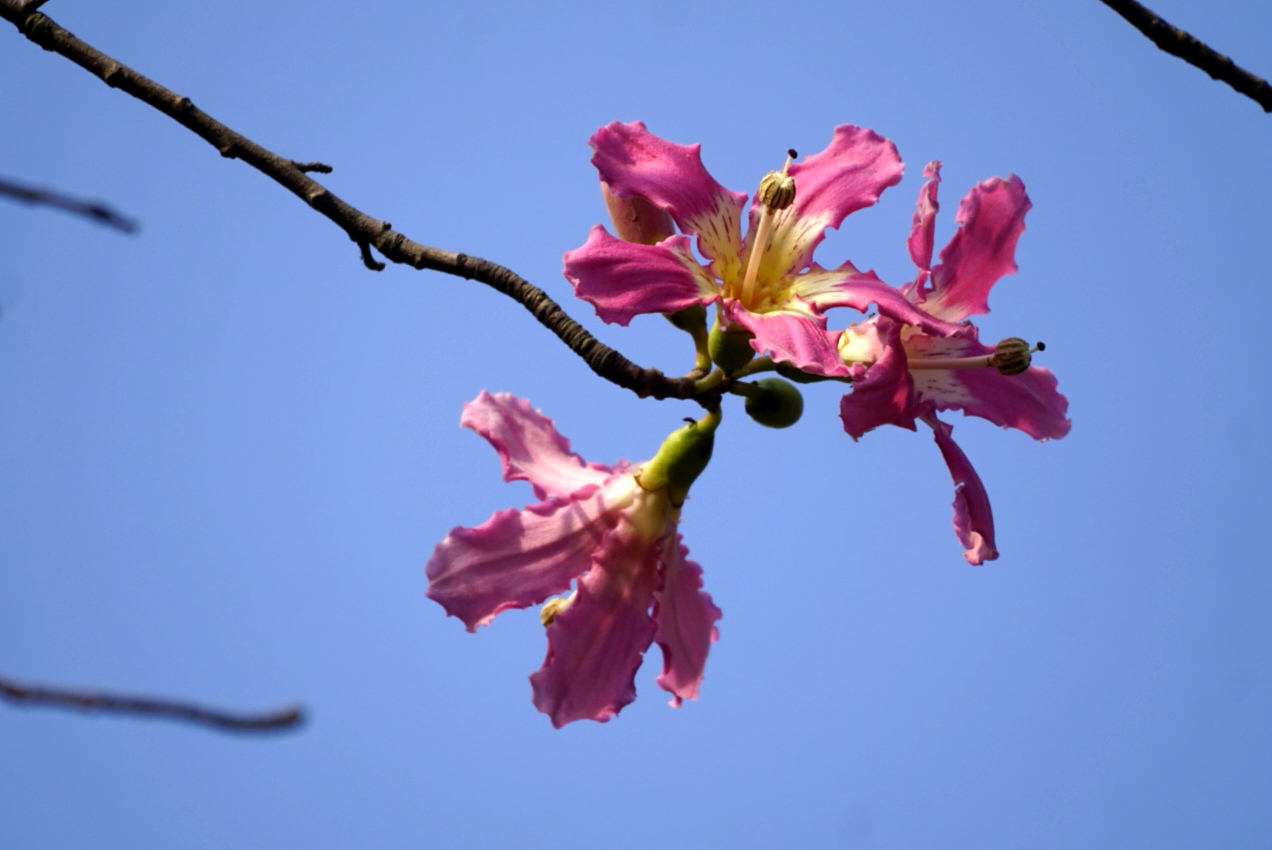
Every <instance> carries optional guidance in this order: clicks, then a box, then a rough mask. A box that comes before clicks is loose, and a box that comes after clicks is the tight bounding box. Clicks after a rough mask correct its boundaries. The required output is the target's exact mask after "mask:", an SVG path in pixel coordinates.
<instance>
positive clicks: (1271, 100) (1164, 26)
mask: <svg viewBox="0 0 1272 850" xmlns="http://www.w3.org/2000/svg"><path fill="white" fill-rule="evenodd" d="M1100 2H1102V3H1103V4H1104V5H1105V6H1108V7H1109V8H1110V9H1112V10H1113V11H1114V12H1117V13H1118V14H1119V15H1121V16H1122V17H1123V18H1125V19H1126V20H1128V21H1130V23H1131V25H1132V26H1133V27H1135V28H1136V29H1137V30H1139V31H1140V32H1142V33H1144V35H1146V36H1148V38H1149V40H1150V41H1152V42H1153V44H1156V45H1157V46H1158V47H1160V48H1161V49H1162V50H1165V51H1166V52H1167V53H1169V54H1171V55H1172V56H1178V57H1179V58H1180V59H1183V60H1184V61H1185V62H1187V63H1188V64H1189V65H1194V66H1196V67H1198V68H1200V69H1201V70H1203V71H1205V72H1206V73H1207V74H1209V75H1210V76H1211V77H1213V78H1214V79H1216V80H1219V81H1220V82H1224V83H1227V84H1228V85H1230V86H1232V87H1233V88H1234V89H1236V90H1237V91H1238V92H1240V93H1241V94H1243V95H1245V96H1246V97H1248V98H1250V99H1251V100H1253V101H1254V102H1255V103H1257V104H1259V105H1260V106H1262V107H1263V111H1264V112H1272V86H1269V85H1268V81H1267V80H1265V79H1263V78H1262V77H1256V76H1255V75H1254V74H1251V73H1250V72H1249V71H1247V70H1245V69H1244V68H1241V67H1240V66H1238V65H1237V64H1236V63H1235V62H1233V61H1232V60H1231V59H1229V58H1228V57H1227V56H1224V55H1223V54H1221V53H1218V52H1217V51H1215V50H1213V49H1211V48H1210V47H1209V46H1207V45H1206V43H1205V42H1203V41H1200V40H1199V39H1197V38H1195V37H1193V36H1192V35H1190V34H1188V33H1187V32H1185V31H1184V30H1181V29H1180V28H1179V27H1175V26H1171V25H1170V24H1168V23H1167V22H1166V21H1164V20H1162V19H1161V18H1160V17H1159V16H1158V15H1157V14H1156V13H1155V12H1153V11H1152V10H1151V9H1147V8H1145V7H1144V6H1141V5H1140V4H1139V3H1136V2H1135V0H1100Z"/></svg>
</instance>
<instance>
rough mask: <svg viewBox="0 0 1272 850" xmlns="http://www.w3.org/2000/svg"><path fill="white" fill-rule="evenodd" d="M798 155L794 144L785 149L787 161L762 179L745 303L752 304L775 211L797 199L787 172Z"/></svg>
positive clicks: (744, 287) (743, 295)
mask: <svg viewBox="0 0 1272 850" xmlns="http://www.w3.org/2000/svg"><path fill="white" fill-rule="evenodd" d="M797 156H799V154H798V153H796V152H795V149H794V148H791V149H789V150H787V151H786V162H785V164H783V165H782V170H781V171H770V172H769V173H768V174H766V175H764V179H763V180H761V181H760V190H759V193H758V194H759V198H760V203H761V204H762V205H763V207H764V209H763V211H761V212H760V221H759V223H758V224H757V225H756V227H755V240H754V242H753V243H752V245H751V259H750V260H749V261H747V264H746V274H745V275H744V276H743V278H742V292H741V293H740V296H741V300H742V303H743V304H745V305H747V306H750V305H751V296H752V295H753V294H754V292H755V278H756V275H757V274H758V272H759V270H760V257H762V256H763V255H764V249H765V248H767V247H768V241H769V237H770V236H771V235H772V233H773V214H774V213H775V212H776V211H778V210H784V209H786V208H787V207H789V206H790V205H791V204H792V203H794V201H795V180H794V178H792V177H791V176H790V175H789V174H787V173H786V172H787V171H788V170H789V169H790V167H791V160H793V159H794V158H795V157H797Z"/></svg>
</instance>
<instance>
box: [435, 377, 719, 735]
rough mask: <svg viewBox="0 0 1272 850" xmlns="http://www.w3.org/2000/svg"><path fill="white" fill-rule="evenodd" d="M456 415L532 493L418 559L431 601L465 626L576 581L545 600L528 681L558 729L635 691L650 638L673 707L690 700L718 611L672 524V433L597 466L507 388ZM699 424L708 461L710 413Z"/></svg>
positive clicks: (675, 487)
mask: <svg viewBox="0 0 1272 850" xmlns="http://www.w3.org/2000/svg"><path fill="white" fill-rule="evenodd" d="M460 424H461V425H464V426H467V427H469V428H472V429H473V430H475V431H476V432H477V433H479V434H481V436H483V437H485V438H486V439H487V440H488V441H489V442H490V444H491V445H492V446H494V448H495V450H496V451H498V452H499V455H500V457H501V458H502V460H503V468H504V480H506V481H513V480H518V479H521V480H525V481H529V482H530V483H531V485H532V486H533V487H534V492H535V495H536V496H537V497H538V498H540V499H541V500H542V501H540V502H539V503H537V504H533V505H530V506H529V507H527V508H524V509H522V510H505V511H499V512H497V513H495V514H494V515H493V516H492V517H491V518H490V519H488V520H487V521H486V522H485V523H483V524H482V525H480V526H478V527H476V528H455V529H452V530H451V532H450V533H449V534H448V535H446V538H445V539H444V540H443V541H442V542H441V543H439V544H438V545H437V548H436V549H435V550H434V551H433V555H432V557H431V558H430V559H429V561H428V565H427V567H426V573H427V575H428V579H429V586H428V596H429V597H430V598H432V599H434V600H436V601H437V602H439V603H440V604H441V605H442V606H443V607H444V608H445V609H446V612H447V613H448V614H451V615H453V616H456V617H458V618H459V619H461V620H462V621H463V622H464V624H465V625H466V626H467V627H468V630H469V631H475V630H476V628H477V627H478V626H481V625H485V624H487V623H489V622H490V621H491V620H492V619H493V618H494V616H495V615H496V614H498V613H499V612H500V611H503V610H505V609H508V608H525V607H527V606H529V605H535V604H538V603H541V602H543V601H544V600H546V599H548V597H550V596H553V595H555V594H560V593H565V592H566V591H568V590H569V589H570V586H571V583H575V590H574V592H573V594H571V595H570V596H569V597H567V598H565V599H556V600H553V601H552V602H549V603H548V605H547V606H545V608H544V615H543V619H544V622H545V623H546V624H547V639H548V652H547V658H546V659H545V660H544V663H543V666H542V667H541V668H540V669H539V670H538V672H536V673H534V674H533V675H532V676H531V677H530V682H531V685H532V687H533V693H534V704H535V706H536V707H537V708H538V709H539V710H540V711H542V712H544V713H545V714H547V715H548V716H549V717H550V718H551V719H552V723H553V725H555V726H557V727H560V726H563V725H565V724H566V723H569V722H571V721H573V720H580V719H584V718H590V719H592V720H599V721H605V720H608V719H609V718H610V717H612V716H614V715H615V714H617V713H618V712H619V710H620V709H622V708H623V706H625V705H627V704H628V703H629V702H631V701H632V700H633V699H635V697H636V686H635V681H634V679H635V674H636V670H637V668H638V667H639V666H640V663H641V657H642V655H643V654H644V652H645V650H646V649H648V648H649V646H650V644H651V643H652V642H653V641H655V640H656V641H657V642H658V644H659V646H660V647H661V648H662V653H663V670H662V673H661V675H659V676H658V679H657V682H658V685H659V686H660V687H662V688H663V689H665V690H667V691H669V692H670V693H671V694H672V701H671V704H672V705H679V704H680V703H681V701H682V700H683V699H685V698H691V699H692V698H696V697H697V696H698V688H699V685H700V684H701V682H702V677H703V668H704V666H705V664H706V660H707V651H708V649H709V648H710V644H711V642H712V641H714V640H715V639H716V638H717V636H718V635H717V630H716V626H715V623H716V621H717V620H718V619H719V618H720V610H719V609H718V608H716V606H715V604H714V603H713V602H712V601H711V597H710V596H709V595H707V594H706V593H705V592H703V591H702V589H701V587H702V569H701V568H700V567H699V566H698V565H697V564H696V563H694V562H693V561H691V560H689V559H688V557H687V556H688V550H687V549H686V548H685V546H684V545H683V544H682V543H681V538H680V535H679V533H678V532H677V524H678V522H679V520H680V502H682V501H683V499H684V492H685V490H687V487H688V481H686V480H684V476H681V477H680V478H679V479H678V478H677V477H676V474H675V473H674V472H673V474H671V475H670V484H669V483H667V481H668V476H667V475H664V474H662V473H663V472H665V468H666V464H663V465H662V466H661V467H659V466H657V464H658V458H664V459H665V457H666V455H667V446H668V445H670V444H672V442H673V438H674V437H675V436H676V435H675V434H673V438H668V441H667V442H666V443H664V448H663V449H662V450H660V452H659V455H658V456H657V458H656V459H655V460H654V461H650V462H649V463H647V464H645V465H643V466H631V465H628V464H626V463H624V462H620V463H618V464H615V465H614V466H607V465H604V464H598V463H586V462H585V461H583V460H582V459H581V458H580V457H579V456H578V455H576V454H574V453H573V452H572V451H570V445H569V441H568V440H566V438H565V437H563V436H561V434H559V433H558V432H557V430H556V428H555V427H554V426H553V424H552V421H551V420H550V419H548V418H547V417H545V416H544V415H543V414H542V413H540V412H538V411H536V410H534V409H532V408H531V407H530V404H529V403H528V402H526V401H525V400H523V399H519V398H515V397H514V396H511V395H508V394H504V393H500V394H496V395H491V394H489V393H487V392H485V391H483V392H482V393H481V394H480V395H479V396H478V397H477V398H476V399H474V400H473V401H471V402H469V403H468V404H466V405H465V406H464V413H463V416H462V417H461V419H460ZM695 425H696V426H698V427H699V432H698V434H699V436H703V437H704V438H705V440H706V442H705V443H703V441H702V440H699V443H700V444H704V445H705V447H706V451H707V453H708V456H709V450H710V442H709V438H710V436H711V435H710V429H713V428H714V425H715V421H714V420H713V421H711V422H710V423H708V425H707V427H706V428H705V429H704V428H703V427H702V426H703V423H701V422H700V423H695ZM695 425H690V426H686V428H685V429H681V431H685V430H686V429H689V430H690V431H692V429H693V428H694V427H695ZM676 433H677V434H679V433H681V432H676ZM690 436H691V437H693V436H694V434H693V433H691V434H690ZM699 449H701V445H699ZM674 460H675V459H674V458H673V462H674ZM705 463H706V460H705V458H703V459H702V460H701V466H704V465H705ZM701 466H698V467H697V471H701ZM655 470H657V471H655ZM696 474H697V472H696V471H695V472H693V473H692V475H696ZM642 475H643V477H644V483H642V480H641V479H642ZM692 475H691V476H689V480H691V478H692ZM653 478H657V479H658V481H657V482H653V481H651V479H653ZM647 485H651V489H646V486H647Z"/></svg>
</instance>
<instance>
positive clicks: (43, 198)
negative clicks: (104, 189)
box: [0, 177, 137, 233]
mask: <svg viewBox="0 0 1272 850" xmlns="http://www.w3.org/2000/svg"><path fill="white" fill-rule="evenodd" d="M0 196H3V197H6V198H13V199H14V200H17V201H21V202H22V203H26V204H43V205H45V206H49V207H56V208H57V209H60V210H66V211H67V212H69V213H74V214H75V215H82V216H84V217H85V218H89V219H92V220H93V221H95V222H97V223H98V224H104V225H106V226H107V227H113V228H115V229H116V230H122V231H123V232H124V233H136V232H137V221H136V219H132V218H128V217H127V216H124V215H120V214H119V213H117V212H115V211H114V210H113V209H111V208H110V207H108V206H106V205H105V204H102V203H98V202H97V201H80V200H77V199H75V198H72V197H70V196H69V195H63V194H61V193H60V192H54V191H52V190H51V189H36V188H34V187H32V186H23V185H21V184H18V183H12V182H10V181H8V180H5V179H4V178H3V177H0Z"/></svg>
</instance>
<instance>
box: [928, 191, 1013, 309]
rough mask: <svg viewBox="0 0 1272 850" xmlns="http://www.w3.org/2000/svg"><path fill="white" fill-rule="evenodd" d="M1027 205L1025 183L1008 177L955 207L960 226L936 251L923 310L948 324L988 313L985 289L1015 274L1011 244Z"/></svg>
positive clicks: (987, 294)
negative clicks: (938, 257) (937, 259)
mask: <svg viewBox="0 0 1272 850" xmlns="http://www.w3.org/2000/svg"><path fill="white" fill-rule="evenodd" d="M1031 206H1033V204H1031V203H1030V202H1029V196H1028V195H1027V194H1025V184H1024V183H1023V182H1022V181H1021V179H1020V178H1019V177H1016V176H1014V175H1013V176H1012V177H1010V178H1008V179H1006V180H1003V179H1001V178H998V177H991V178H990V179H989V180H985V181H983V182H982V183H980V184H979V185H977V186H975V187H973V188H972V191H970V192H968V193H967V197H965V198H963V200H962V202H961V203H959V205H958V215H957V216H956V220H957V221H958V222H959V224H960V225H962V226H961V227H959V229H958V231H957V232H955V234H954V238H952V239H951V240H950V242H949V244H948V245H946V246H945V247H944V248H942V249H941V262H940V263H939V264H938V265H937V267H936V268H935V269H933V270H932V280H931V287H930V288H929V289H928V290H927V291H926V292H924V293H923V297H924V300H923V301H922V302H921V303H922V304H923V309H924V310H926V311H927V312H929V313H931V314H932V315H933V316H937V317H938V318H942V319H946V320H948V321H951V322H958V321H962V320H963V319H966V318H967V317H968V316H971V315H973V314H976V313H988V312H989V303H988V300H989V290H990V289H991V288H992V287H993V286H994V284H995V283H997V282H998V280H999V278H1001V277H1002V276H1003V275H1008V274H1011V273H1012V272H1014V271H1016V242H1017V240H1019V239H1020V234H1021V233H1023V232H1024V230H1025V213H1027V212H1028V211H1029V208H1030V207H1031Z"/></svg>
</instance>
